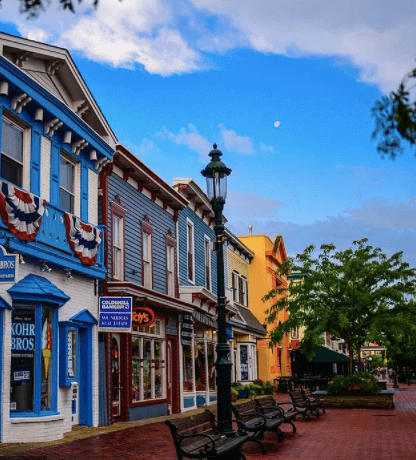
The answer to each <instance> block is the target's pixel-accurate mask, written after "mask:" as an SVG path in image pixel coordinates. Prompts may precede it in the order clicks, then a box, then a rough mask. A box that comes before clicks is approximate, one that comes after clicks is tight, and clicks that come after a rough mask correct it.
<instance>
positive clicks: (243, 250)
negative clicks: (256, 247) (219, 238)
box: [224, 228, 254, 259]
mask: <svg viewBox="0 0 416 460" xmlns="http://www.w3.org/2000/svg"><path fill="white" fill-rule="evenodd" d="M224 233H225V234H226V235H227V238H228V241H229V243H230V244H231V245H232V246H233V247H235V248H237V249H238V250H239V251H240V252H241V253H242V254H244V255H246V256H247V257H248V258H249V259H252V258H253V257H254V251H252V250H251V249H249V248H248V247H247V246H246V245H245V244H244V243H243V242H242V241H241V240H239V239H238V237H236V236H235V235H234V233H232V232H231V231H230V230H229V229H228V228H224Z"/></svg>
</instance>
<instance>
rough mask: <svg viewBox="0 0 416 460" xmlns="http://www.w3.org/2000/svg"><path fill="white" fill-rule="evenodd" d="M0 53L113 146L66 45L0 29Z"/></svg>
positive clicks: (108, 129)
mask: <svg viewBox="0 0 416 460" xmlns="http://www.w3.org/2000/svg"><path fill="white" fill-rule="evenodd" d="M0 56H3V57H4V58H5V59H7V60H8V61H9V62H11V63H12V64H13V65H15V66H16V67H18V68H19V69H20V70H21V71H22V72H23V73H25V74H26V75H27V76H29V77H30V78H31V79H32V80H33V81H35V82H36V83H38V84H39V85H40V86H42V87H43V88H44V89H46V90H47V91H48V92H49V93H50V94H52V95H53V96H54V97H56V98H57V99H58V100H59V101H61V102H62V103H64V104H65V105H66V106H67V107H69V108H70V109H71V110H72V111H73V112H74V113H75V114H77V115H78V116H79V117H80V118H81V119H82V120H83V121H84V122H85V123H87V124H88V125H89V126H90V128H91V129H93V130H94V131H95V132H96V133H97V134H98V135H99V136H100V137H102V138H103V139H104V140H105V141H106V142H107V144H108V145H110V146H111V147H112V148H115V143H116V140H117V139H116V136H115V134H114V132H113V130H112V129H111V127H110V125H109V124H108V122H107V120H106V119H105V117H104V115H103V113H102V112H101V109H100V107H99V106H98V104H97V102H96V101H95V99H94V98H93V96H92V94H91V93H90V91H89V89H88V86H87V85H86V83H85V81H84V80H83V78H82V76H81V74H80V72H79V71H78V69H77V67H76V65H75V63H74V61H73V59H72V57H71V55H70V54H69V52H68V51H67V50H66V49H64V48H59V47H57V46H52V45H47V44H45V43H40V42H36V41H33V40H27V39H25V38H21V37H15V36H13V35H8V34H5V33H0Z"/></svg>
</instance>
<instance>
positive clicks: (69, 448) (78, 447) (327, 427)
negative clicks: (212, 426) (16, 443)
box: [19, 385, 416, 460]
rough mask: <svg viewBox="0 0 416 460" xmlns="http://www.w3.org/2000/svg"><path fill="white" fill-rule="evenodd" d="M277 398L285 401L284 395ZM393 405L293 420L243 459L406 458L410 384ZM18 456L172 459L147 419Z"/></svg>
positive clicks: (411, 417) (412, 420)
mask: <svg viewBox="0 0 416 460" xmlns="http://www.w3.org/2000/svg"><path fill="white" fill-rule="evenodd" d="M276 398H277V400H279V401H283V400H287V396H286V395H282V396H277V397H276ZM395 404H396V407H395V409H390V410H375V409H327V413H326V414H325V415H323V416H322V417H321V418H319V419H316V418H315V417H312V419H311V420H310V421H308V420H303V419H302V418H300V419H299V421H297V422H296V427H297V434H293V433H292V432H291V427H290V426H284V427H283V431H285V432H286V439H285V440H284V441H283V442H282V443H277V438H276V436H275V435H274V434H272V433H268V434H266V438H265V443H266V447H267V454H266V455H262V454H261V450H260V447H259V446H258V445H257V444H255V443H250V444H246V445H245V446H244V448H243V452H244V453H245V454H246V457H247V460H260V459H261V460H271V459H278V458H279V459H282V460H295V459H296V460H301V459H305V460H363V459H365V460H373V459H374V460H387V459H388V460H390V459H391V460H409V459H411V458H416V440H415V439H416V438H415V433H416V385H412V386H411V387H407V386H406V385H401V389H400V391H398V392H397V393H396V395H395ZM20 455H21V456H22V457H20V456H19V458H28V459H29V458H33V457H34V456H41V455H42V456H46V457H47V458H48V460H67V459H68V460H69V459H75V460H81V459H87V460H92V459H98V460H110V459H112V460H115V459H132V460H150V459H152V460H153V459H155V460H175V459H176V455H175V450H174V446H173V442H172V438H171V435H170V432H169V430H168V428H167V426H165V424H164V423H152V424H148V425H143V426H137V427H131V428H127V429H123V430H120V431H116V432H112V433H107V434H102V435H98V436H92V437H89V438H85V439H79V440H76V441H71V442H68V443H65V444H60V445H55V446H49V447H43V448H39V449H34V450H30V451H27V452H25V453H23V454H20Z"/></svg>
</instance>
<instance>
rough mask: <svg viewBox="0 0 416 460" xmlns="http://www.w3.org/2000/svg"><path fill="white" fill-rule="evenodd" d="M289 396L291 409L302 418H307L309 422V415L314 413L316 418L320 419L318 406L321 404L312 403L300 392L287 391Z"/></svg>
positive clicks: (318, 402)
mask: <svg viewBox="0 0 416 460" xmlns="http://www.w3.org/2000/svg"><path fill="white" fill-rule="evenodd" d="M289 396H290V399H291V401H292V404H293V407H294V408H295V409H296V410H297V411H298V412H299V413H300V414H301V415H303V417H304V418H305V417H308V419H309V420H310V419H311V417H310V414H311V413H314V414H315V415H316V416H317V417H320V415H321V413H320V412H319V410H318V406H319V405H320V404H321V402H320V401H312V400H311V399H309V398H308V397H307V396H306V394H305V393H304V392H303V391H302V390H293V391H289Z"/></svg>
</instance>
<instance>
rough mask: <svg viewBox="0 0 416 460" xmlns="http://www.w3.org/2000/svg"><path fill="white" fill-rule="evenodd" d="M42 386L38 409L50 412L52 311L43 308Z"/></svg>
mask: <svg viewBox="0 0 416 460" xmlns="http://www.w3.org/2000/svg"><path fill="white" fill-rule="evenodd" d="M42 325H43V326H42V366H41V372H42V385H41V395H40V409H41V410H52V405H51V402H52V401H51V395H52V362H51V361H52V360H51V354H52V310H51V309H50V308H47V307H44V308H43V310H42Z"/></svg>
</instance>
